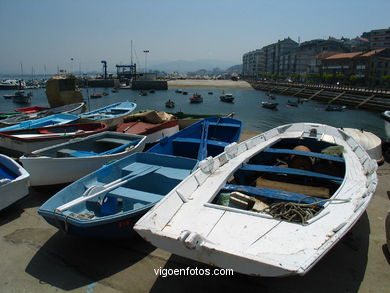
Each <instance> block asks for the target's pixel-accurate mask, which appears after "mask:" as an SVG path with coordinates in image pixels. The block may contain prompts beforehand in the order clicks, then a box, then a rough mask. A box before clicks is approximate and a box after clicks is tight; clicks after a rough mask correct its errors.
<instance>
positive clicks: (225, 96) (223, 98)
mask: <svg viewBox="0 0 390 293" xmlns="http://www.w3.org/2000/svg"><path fill="white" fill-rule="evenodd" d="M219 99H220V100H221V102H226V103H234V97H233V94H225V92H222V95H221V96H220V97H219Z"/></svg>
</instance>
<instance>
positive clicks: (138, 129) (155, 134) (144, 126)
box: [116, 120, 179, 144]
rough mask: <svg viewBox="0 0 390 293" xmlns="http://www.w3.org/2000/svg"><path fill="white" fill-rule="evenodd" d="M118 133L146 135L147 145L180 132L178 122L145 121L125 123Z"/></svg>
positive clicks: (119, 127)
mask: <svg viewBox="0 0 390 293" xmlns="http://www.w3.org/2000/svg"><path fill="white" fill-rule="evenodd" d="M116 131H117V132H121V133H130V134H139V135H145V136H146V140H145V143H147V144H149V143H155V142H157V141H159V140H160V139H162V138H163V137H166V136H170V135H172V134H175V133H176V132H178V131H179V122H178V121H177V120H168V121H163V122H160V123H148V122H143V121H132V122H123V123H121V124H119V125H118V127H117V129H116Z"/></svg>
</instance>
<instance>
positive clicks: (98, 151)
mask: <svg viewBox="0 0 390 293" xmlns="http://www.w3.org/2000/svg"><path fill="white" fill-rule="evenodd" d="M144 147H145V136H142V135H131V134H123V133H117V132H111V131H105V132H103V133H98V134H94V135H90V136H88V137H84V138H76V139H72V140H70V141H68V142H65V143H61V144H57V145H53V146H50V147H47V148H42V149H39V150H36V151H34V152H32V153H31V154H26V155H24V156H22V157H20V161H21V162H22V164H23V166H24V167H25V168H26V170H27V171H28V172H29V173H30V174H31V177H30V182H31V185H32V186H39V185H54V184H63V183H70V182H73V181H75V180H78V179H80V178H81V177H83V176H85V175H87V174H89V173H91V172H93V171H95V170H97V169H99V168H100V167H102V166H103V165H104V164H107V163H108V162H111V161H113V160H119V159H122V158H123V157H126V156H128V155H131V154H133V153H135V152H142V150H143V149H144ZM42 174H45V176H42Z"/></svg>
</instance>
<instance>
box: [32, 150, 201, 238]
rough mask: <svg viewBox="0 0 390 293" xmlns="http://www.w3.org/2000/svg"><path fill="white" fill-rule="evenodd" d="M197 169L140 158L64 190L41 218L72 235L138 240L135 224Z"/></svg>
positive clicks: (188, 162) (190, 163) (186, 162)
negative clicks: (133, 238)
mask: <svg viewBox="0 0 390 293" xmlns="http://www.w3.org/2000/svg"><path fill="white" fill-rule="evenodd" d="M196 164H197V161H196V160H192V159H188V158H179V157H173V156H164V155H159V154H151V153H136V154H133V155H130V156H127V157H125V158H123V159H121V160H119V161H116V162H114V163H112V164H109V165H106V166H104V167H103V168H100V169H99V170H97V171H95V172H93V173H91V174H89V175H87V176H85V177H83V178H82V179H80V180H78V181H76V182H74V183H72V184H70V185H69V186H67V187H65V188H64V189H62V190H61V191H60V192H58V193H56V194H55V195H54V196H53V197H51V198H50V199H49V200H48V201H46V202H45V203H44V204H43V205H42V206H41V207H40V208H39V210H38V213H39V214H40V215H41V216H42V217H43V218H44V219H45V220H46V221H47V222H48V223H49V224H51V225H53V226H55V227H57V228H59V229H61V230H64V231H65V232H66V233H68V234H73V235H78V236H84V237H95V238H96V237H99V238H109V237H111V238H112V237H117V238H124V237H128V236H133V235H134V231H133V229H132V227H133V225H134V223H135V222H136V221H137V220H138V219H139V218H140V217H141V216H142V215H143V214H144V213H145V212H146V211H148V210H149V209H150V208H151V207H153V206H154V205H155V204H156V203H157V202H158V201H159V200H160V199H162V198H163V197H164V196H165V195H166V194H167V193H168V192H169V191H171V190H172V189H173V188H174V187H175V186H176V185H177V184H179V183H180V182H181V181H182V180H183V179H184V178H186V177H187V176H188V175H189V174H190V173H191V172H192V171H193V170H194V169H195V167H196Z"/></svg>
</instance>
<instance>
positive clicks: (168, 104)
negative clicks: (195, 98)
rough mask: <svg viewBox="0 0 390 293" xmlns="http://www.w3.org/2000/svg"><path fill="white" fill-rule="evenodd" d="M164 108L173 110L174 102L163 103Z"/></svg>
mask: <svg viewBox="0 0 390 293" xmlns="http://www.w3.org/2000/svg"><path fill="white" fill-rule="evenodd" d="M165 107H167V108H175V102H174V101H172V100H168V101H166V102H165Z"/></svg>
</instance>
